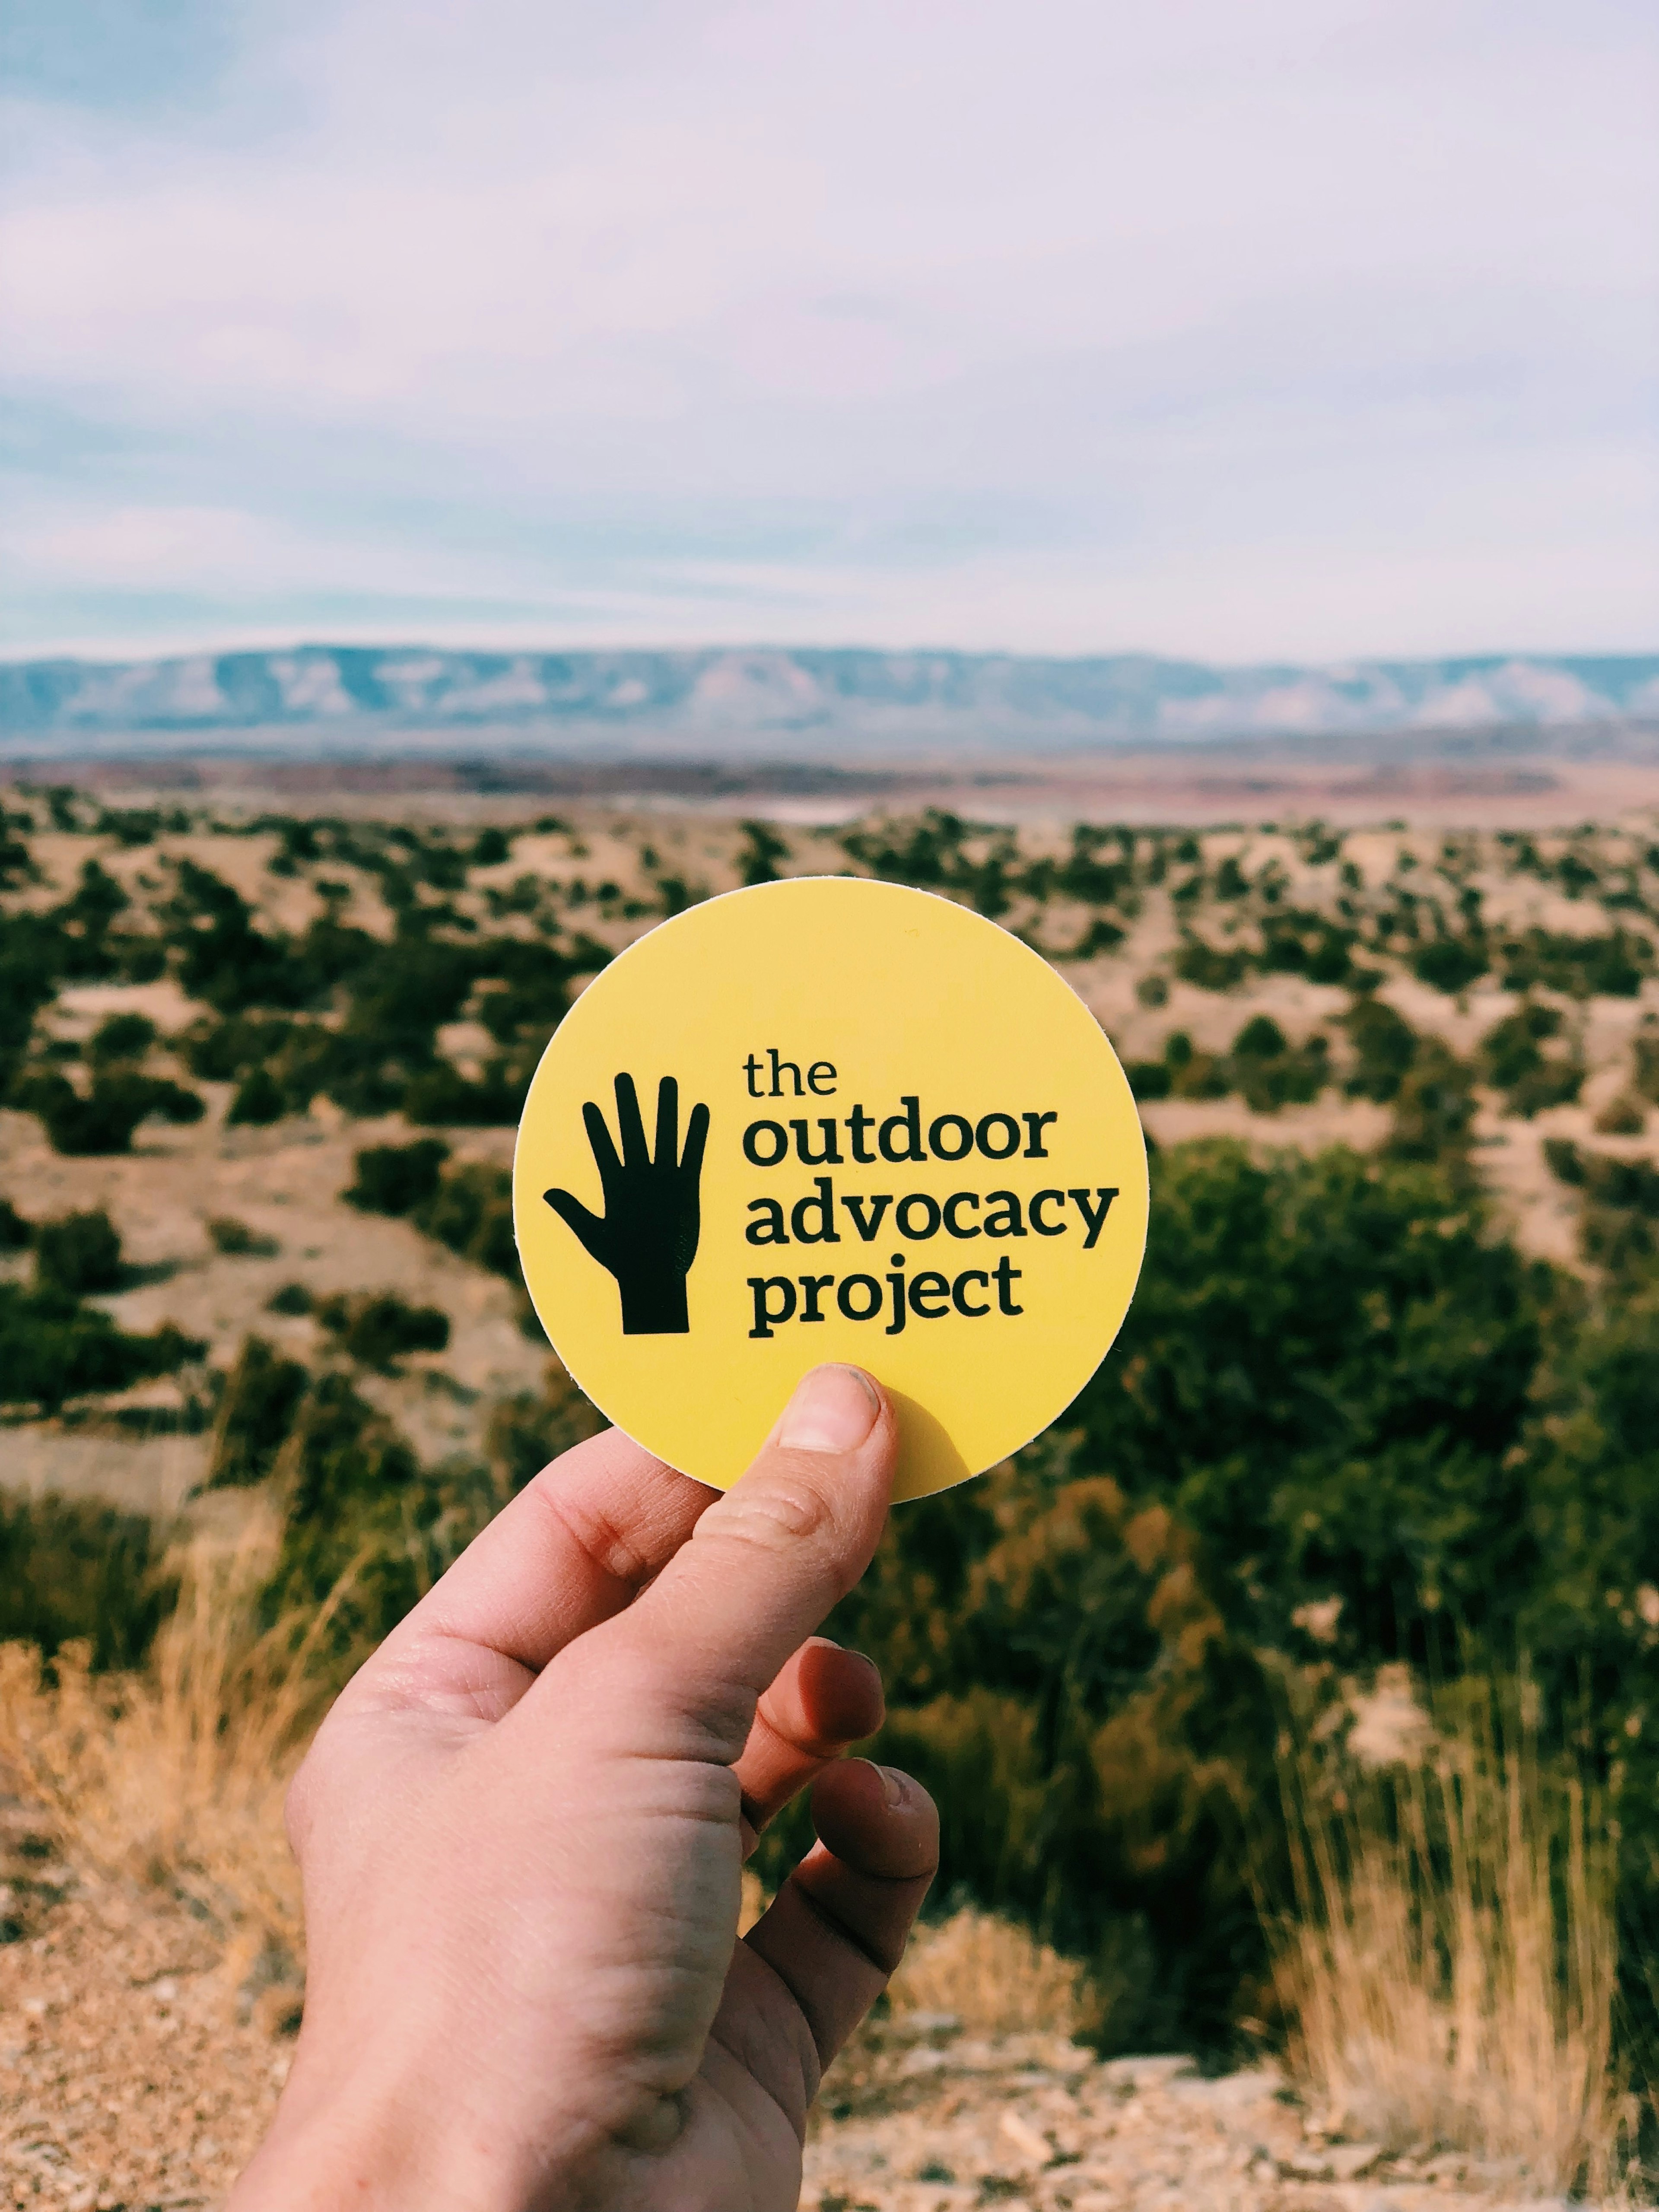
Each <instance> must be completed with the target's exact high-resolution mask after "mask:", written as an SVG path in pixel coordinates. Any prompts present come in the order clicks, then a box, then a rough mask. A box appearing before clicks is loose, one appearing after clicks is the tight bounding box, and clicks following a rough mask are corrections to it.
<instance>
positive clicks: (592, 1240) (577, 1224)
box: [542, 1190, 609, 1267]
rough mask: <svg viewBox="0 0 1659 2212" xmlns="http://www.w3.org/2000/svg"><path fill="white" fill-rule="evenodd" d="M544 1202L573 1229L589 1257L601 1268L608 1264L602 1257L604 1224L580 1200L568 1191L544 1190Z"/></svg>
mask: <svg viewBox="0 0 1659 2212" xmlns="http://www.w3.org/2000/svg"><path fill="white" fill-rule="evenodd" d="M542 1197H543V1200H544V1202H545V1203H546V1204H547V1205H549V1206H551V1207H552V1209H553V1211H554V1212H555V1213H556V1214H557V1215H558V1217H559V1218H560V1220H561V1221H562V1222H563V1223H564V1224H565V1225H567V1227H568V1228H571V1229H574V1231H575V1232H576V1234H577V1236H578V1237H580V1239H581V1241H582V1244H583V1246H584V1248H585V1249H586V1251H587V1252H588V1253H589V1255H591V1256H592V1258H593V1259H595V1260H597V1261H599V1264H600V1266H601V1267H605V1266H606V1265H608V1264H609V1263H608V1262H607V1261H605V1256H604V1249H605V1223H604V1222H603V1221H602V1220H601V1218H599V1215H598V1214H597V1213H590V1212H588V1210H587V1208H586V1206H584V1205H583V1204H582V1202H581V1200H580V1199H579V1198H577V1197H575V1196H574V1195H573V1194H572V1193H571V1192H569V1191H568V1190H544V1192H543V1193H542Z"/></svg>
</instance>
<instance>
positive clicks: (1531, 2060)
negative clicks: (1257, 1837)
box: [1273, 1683, 1633, 2196]
mask: <svg viewBox="0 0 1659 2212" xmlns="http://www.w3.org/2000/svg"><path fill="white" fill-rule="evenodd" d="M1527 1713H1528V1686H1527V1685H1525V1684H1524V1683H1522V1684H1520V1685H1518V1686H1510V1688H1509V1689H1507V1690H1503V1691H1499V1692H1493V1693H1476V1694H1470V1693H1469V1692H1468V1690H1467V1689H1466V1692H1465V1693H1464V1694H1463V1695H1462V1697H1461V1698H1460V1699H1457V1700H1455V1701H1454V1700H1453V1699H1450V1698H1447V1699H1442V1700H1440V1701H1438V1704H1437V1710H1436V1711H1435V1713H1434V1715H1433V1722H1434V1726H1433V1731H1432V1735H1431V1740H1430V1741H1429V1743H1428V1745H1427V1747H1426V1748H1425V1750H1424V1751H1423V1753H1422V1754H1421V1755H1420V1756H1419V1757H1416V1758H1415V1759H1400V1760H1396V1761H1395V1762H1394V1763H1391V1764H1389V1765H1386V1766H1383V1767H1379V1768H1376V1769H1374V1770H1373V1771H1369V1772H1368V1771H1366V1770H1365V1769H1364V1767H1363V1766H1361V1765H1359V1764H1358V1761H1356V1760H1355V1759H1353V1758H1352V1755H1351V1754H1350V1753H1349V1752H1348V1751H1347V1750H1346V1747H1343V1746H1342V1745H1340V1742H1338V1741H1336V1740H1335V1739H1334V1737H1327V1738H1326V1739H1325V1740H1324V1741H1320V1740H1318V1738H1317V1736H1316V1735H1304V1736H1303V1738H1302V1740H1301V1741H1300V1742H1299V1744H1297V1745H1295V1746H1294V1747H1292V1748H1291V1751H1290V1752H1289V1753H1288V1754H1287V1756H1286V1758H1285V1760H1284V1762H1283V1765H1282V1767H1281V1783H1282V1787H1283V1791H1284V1796H1285V1811H1286V1814H1287V1816H1288V1826H1289V1828H1290V1832H1291V1842H1292V1858H1293V1863H1294V1868H1295V1874H1296V1881H1297V1906H1298V1910H1297V1916H1296V1919H1295V1921H1294V1922H1293V1923H1291V1924H1288V1925H1282V1924H1281V1925H1279V1926H1278V1927H1276V1928H1275V1929H1273V1936H1274V1940H1275V1948H1276V1954H1277V1961H1276V1965H1277V1974H1276V1978H1277V1984H1278V1990H1279V1997H1280V2001H1281V2002H1282V2003H1283V2005H1284V2007H1285V2011H1286V2014H1287V2015H1288V2016H1289V2018H1290V2020H1291V2022H1292V2033H1291V2064H1292V2068H1293V2070H1294V2072H1295V2074H1296V2075H1297V2078H1298V2080H1299V2081H1300V2082H1301V2084H1302V2086H1303V2088H1304V2093H1305V2095H1306V2096H1307V2098H1308V2100H1309V2102H1310V2105H1311V2106H1313V2107H1314V2109H1315V2110H1316V2112H1322V2114H1323V2115H1324V2117H1325V2118H1327V2119H1328V2124H1330V2125H1331V2126H1332V2127H1333V2128H1337V2129H1340V2130H1343V2131H1345V2132H1347V2133H1350V2134H1354V2135H1358V2136H1364V2137H1367V2138H1369V2139H1373V2140H1376V2141H1377V2142H1381V2143H1382V2144H1383V2146H1384V2147H1385V2148H1389V2149H1390V2150H1396V2151H1405V2150H1407V2149H1427V2148H1432V2149H1449V2150H1458V2151H1463V2152H1466V2153H1468V2154H1473V2155H1474V2156H1476V2157H1480V2158H1483V2159H1487V2160H1495V2161H1504V2162H1505V2163H1506V2164H1507V2165H1508V2166H1510V2168H1511V2169H1512V2170H1513V2172H1515V2174H1516V2178H1517V2179H1518V2178H1521V2177H1522V2176H1524V2178H1525V2179H1526V2180H1527V2181H1528V2183H1529V2184H1530V2185H1532V2187H1533V2188H1534V2189H1535V2190H1536V2191H1539V2192H1541V2193H1543V2192H1549V2193H1564V2192H1565V2191H1567V2190H1569V2189H1571V2188H1573V2187H1575V2186H1577V2187H1580V2188H1583V2189H1585V2190H1586V2191H1589V2194H1591V2195H1592V2196H1601V2195H1602V2194H1604V2193H1605V2192H1606V2191H1607V2190H1608V2189H1609V2188H1610V2187H1611V2186H1613V2185H1614V2184H1615V2182H1618V2181H1620V2179H1623V2178H1624V2175H1625V2170H1626V2163H1627V2160H1626V2148H1625V2137H1626V2128H1627V2125H1628V2123H1629V2121H1630V2118H1631V2117H1632V2112H1633V2107H1632V2102H1631V2100H1630V2099H1629V2098H1628V2096H1627V2095H1626V2092H1625V2087H1624V2085H1623V2084H1622V2083H1621V2082H1620V2080H1619V2078H1618V2075H1617V2072H1616V2069H1615V2065H1614V2061H1613V2015H1614V2007H1615V2003H1616V1992H1617V1976H1618V1937H1617V1930H1616V1924H1615V1918H1614V1907H1613V1876H1614V1868H1613V1844H1612V1842H1611V1840H1610V1837H1609V1826H1608V1820H1607V1808H1606V1807H1605V1805H1604V1803H1603V1802H1602V1799H1601V1796H1600V1794H1599V1793H1597V1792H1596V1791H1595V1790H1591V1789H1589V1787H1587V1786H1586V1784H1584V1782H1583V1779H1582V1778H1581V1777H1580V1776H1578V1775H1577V1773H1575V1772H1573V1771H1570V1770H1568V1769H1566V1768H1565V1767H1559V1766H1552V1765H1549V1764H1548V1763H1547V1762H1546V1761H1545V1760H1544V1759H1541V1755H1540V1753H1539V1749H1538V1745H1537V1741H1536V1735H1535V1732H1534V1729H1533V1728H1532V1727H1531V1726H1530V1725H1529V1724H1528V1720H1527V1718H1526V1715H1527Z"/></svg>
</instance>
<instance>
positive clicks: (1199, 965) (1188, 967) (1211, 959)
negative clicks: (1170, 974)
mask: <svg viewBox="0 0 1659 2212" xmlns="http://www.w3.org/2000/svg"><path fill="white" fill-rule="evenodd" d="M1249 965H1250V957H1249V953H1247V952H1244V951H1241V950H1239V948H1238V947H1237V946H1234V947H1232V948H1231V949H1230V950H1227V951H1223V950H1222V949H1221V948H1220V947H1219V946H1218V945H1206V944H1205V942H1204V941H1203V939H1201V938H1198V937H1188V938H1187V939H1184V940H1183V941H1182V945H1181V946H1180V948H1179V949H1178V950H1177V951H1176V957H1175V972H1176V975H1178V976H1179V977H1180V978H1181V980H1182V982H1183V983H1193V984H1196V986H1197V987H1198V988H1199V989H1200V991H1231V990H1232V989H1233V988H1234V987H1235V986H1236V985H1237V984H1239V983H1241V982H1243V980H1244V977H1245V975H1247V974H1248V972H1249Z"/></svg>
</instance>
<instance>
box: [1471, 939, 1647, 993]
mask: <svg viewBox="0 0 1659 2212" xmlns="http://www.w3.org/2000/svg"><path fill="white" fill-rule="evenodd" d="M1652 967H1653V948H1652V946H1651V945H1650V944H1649V943H1648V940H1647V939H1646V938H1645V937H1639V936H1638V935H1637V934H1636V933H1635V932H1634V931H1632V930H1626V929H1615V930H1613V932H1611V933H1609V934H1608V935H1607V936H1604V937H1573V936H1570V935H1566V934H1558V933H1555V932H1553V931H1550V930H1547V929H1529V930H1528V931H1527V932H1526V933H1524V935H1522V936H1521V937H1518V938H1516V939H1512V940H1511V941H1510V943H1509V944H1508V945H1505V946H1504V989H1505V990H1506V991H1529V990H1533V989H1534V988H1537V987H1543V988H1545V989H1547V990H1551V991H1563V992H1565V993H1567V994H1569V995H1570V996H1571V997H1574V998H1590V997H1592V996H1595V995H1596V994H1601V995H1605V996H1607V997H1611V998H1620V999H1633V998H1635V997H1636V995H1637V994H1638V992H1639V991H1640V990H1641V987H1642V978H1643V976H1644V975H1647V974H1649V973H1650V972H1651V969H1652Z"/></svg>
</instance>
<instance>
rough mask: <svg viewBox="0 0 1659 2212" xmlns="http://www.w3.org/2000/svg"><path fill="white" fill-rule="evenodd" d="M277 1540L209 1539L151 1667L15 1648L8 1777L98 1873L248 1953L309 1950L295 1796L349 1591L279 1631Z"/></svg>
mask: <svg viewBox="0 0 1659 2212" xmlns="http://www.w3.org/2000/svg"><path fill="white" fill-rule="evenodd" d="M268 1548H269V1532H258V1531H256V1532H255V1533H254V1534H252V1535H250V1536H249V1537H247V1538H246V1539H244V1541H241V1542H240V1543H239V1544H238V1545H237V1546H236V1547H234V1549H233V1550H230V1551H226V1550H224V1549H223V1548H222V1547H217V1548H216V1547H210V1546H208V1545H206V1544H204V1543H200V1542H198V1543H197V1544H196V1545H194V1546H192V1547H191V1549H190V1551H189V1552H188V1553H186V1554H185V1559H184V1561H183V1577H182V1595H181V1597H180V1601H179V1608H178V1611H177V1612H176V1613H175V1614H174V1615H173V1617H172V1618H171V1620H168V1622H167V1624H166V1625H165V1626H164V1627H163V1628H162V1630H161V1633H160V1634H159V1636H158V1637H157V1638H156V1642H155V1650H154V1652H153V1654H152V1656H151V1661H150V1663H149V1666H148V1668H145V1669H144V1671H143V1673H140V1674H122V1675H113V1674H102V1675H100V1674H94V1673H93V1672H92V1671H91V1668H90V1666H89V1663H88V1662H89V1654H88V1650H87V1648H86V1647H85V1646H84V1645H70V1646H67V1647H65V1649H64V1650H62V1651H61V1652H59V1654H58V1657H57V1658H56V1660H55V1661H53V1662H50V1663H46V1662H42V1660H41V1658H40V1654H39V1653H38V1652H37V1651H36V1650H33V1647H32V1646H30V1645H27V1644H6V1645H4V1646H0V1774H3V1775H4V1777H5V1778H6V1779H7V1780H8V1781H9V1784H10V1785H11V1787H12V1788H13V1789H15V1790H16V1792H17V1793H18V1795H19V1796H21V1797H22V1798H23V1799H25V1800H26V1801H27V1802H29V1803H30V1804H31V1805H33V1806H35V1807H38V1808H40V1810H41V1811H42V1812H43V1813H44V1814H45V1815H46V1819H47V1820H49V1822H50V1823H51V1825H52V1827H53V1829H54V1830H55V1831H56V1832H57V1836H58V1841H59V1844H60V1846H61V1848H62V1850H63V1852H64V1857H65V1858H66V1859H67V1860H68V1861H69V1863H70V1864H71V1865H72V1866H73V1867H75V1869H76V1871H77V1872H78V1873H80V1874H82V1875H92V1876H94V1877H95V1878H101V1879H104V1880H112V1881H120V1880H133V1879H136V1880H137V1881H141V1882H143V1883H147V1884H149V1885H151V1886H154V1887H163V1888H167V1889H169V1890H171V1891H173V1893H176V1894H178V1895H180V1896H183V1897H185V1898H186V1899H189V1900H191V1903H193V1904H194V1905H197V1906H198V1907H200V1908H202V1909H204V1911H206V1912H207V1913H208V1914H209V1915H210V1917H211V1919H212V1921H213V1922H214V1923H215V1924H216V1925H217V1926H218V1927H219V1928H220V1929H222V1930H223V1931H224V1933H225V1934H226V1936H231V1935H232V1933H233V1931H234V1932H235V1936H236V1941H237V1942H238V1946H239V1948H245V1947H246V1946H247V1945H248V1944H249V1943H250V1942H252V1944H253V1946H254V1947H255V1948H257V1947H258V1945H260V1944H269V1945H274V1946H277V1947H280V1948H282V1949H283V1950H284V1951H286V1952H287V1953H288V1954H289V1955H290V1956H293V1957H295V1958H297V1957H298V1956H299V1954H300V1951H301V1917H300V1889H299V1877H298V1873H297V1870H296V1869H295V1865H294V1863H293V1860H292V1858H291V1857H290V1855H289V1848H288V1844H287V1841H286V1838H285V1837H284V1834H283V1819H282V1808H283V1794H284V1792H285V1790H286V1789H287V1786H288V1782H289V1777H290V1776H291V1774H292V1773H293V1771H294V1769H295V1766H296V1765H298V1764H299V1760H300V1758H301V1754H302V1753H303V1751H304V1748H305V1745H306V1743H307V1741H308V1739H309V1736H310V1733H311V1730H312V1729H313V1727H314V1725H315V1723H316V1721H317V1719H318V1717H319V1705H320V1702H321V1693H320V1692H319V1689H318V1687H317V1674H316V1669H315V1668H314V1666H313V1659H314V1655H315V1652H316V1649H317V1646H318V1645H319V1643H320V1641H321V1639H322V1638H323V1636H324V1635H325V1632H326V1629H327V1626H328V1623H329V1620H330V1619H331V1615H332V1612H333V1608H334V1605H335V1603H337V1597H336V1599H335V1600H333V1601H331V1602H330V1604H329V1605H327V1606H325V1607H322V1608H320V1609H319V1611H318V1612H317V1613H315V1614H313V1616H312V1618H311V1620H309V1622H308V1623H307V1625H306V1626H304V1627H303V1628H301V1626H299V1625H298V1624H296V1623H293V1622H286V1621H285V1622H282V1623H279V1624H278V1626H276V1628H274V1629H270V1630H265V1631H263V1632H262V1631H261V1629H260V1627H259V1625H258V1619H257V1615H256V1611H255V1601H256V1595H257V1592H258V1587H259V1584H260V1583H261V1581H262V1580H263V1578H264V1573H265V1572H266V1571H268V1564H269V1562H268V1557H267V1553H268ZM337 1596H338V1594H337Z"/></svg>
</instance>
